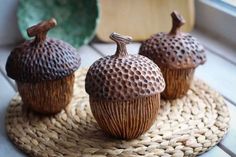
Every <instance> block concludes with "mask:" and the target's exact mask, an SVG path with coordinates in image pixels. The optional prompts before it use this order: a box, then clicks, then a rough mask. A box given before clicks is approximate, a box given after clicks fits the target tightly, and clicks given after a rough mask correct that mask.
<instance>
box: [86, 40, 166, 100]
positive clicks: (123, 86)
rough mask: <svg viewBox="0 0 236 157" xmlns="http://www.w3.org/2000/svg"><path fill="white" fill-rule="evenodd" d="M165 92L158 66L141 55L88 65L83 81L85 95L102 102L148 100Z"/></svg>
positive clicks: (108, 57) (110, 57) (103, 59)
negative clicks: (145, 97)
mask: <svg viewBox="0 0 236 157" xmlns="http://www.w3.org/2000/svg"><path fill="white" fill-rule="evenodd" d="M123 48H124V47H123ZM117 49H118V50H119V44H118V47H117ZM122 51H123V49H122ZM125 51H126V49H125ZM164 88H165V82H164V79H163V77H162V74H161V71H160V69H159V68H158V66H157V65H156V64H155V63H154V62H153V61H151V60H150V59H148V58H146V57H144V56H141V55H128V54H122V56H121V55H120V54H118V53H116V54H115V55H113V56H107V57H104V58H101V59H99V60H97V61H96V62H95V63H93V64H92V65H91V67H90V68H89V70H88V73H87V76H86V79H85V89H86V92H87V93H88V94H89V95H90V96H92V97H94V98H96V99H103V100H128V99H133V98H139V97H142V96H150V95H153V94H157V93H160V92H162V91H163V90H164Z"/></svg>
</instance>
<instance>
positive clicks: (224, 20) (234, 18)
mask: <svg viewBox="0 0 236 157" xmlns="http://www.w3.org/2000/svg"><path fill="white" fill-rule="evenodd" d="M195 6H196V29H200V30H203V31H205V32H207V33H210V34H211V35H214V36H215V38H216V39H218V38H220V39H221V40H222V39H223V40H224V41H226V42H227V43H230V44H233V45H235V44H236V12H234V11H233V10H231V9H229V8H228V7H225V5H222V3H219V1H218V0H196V1H195Z"/></svg>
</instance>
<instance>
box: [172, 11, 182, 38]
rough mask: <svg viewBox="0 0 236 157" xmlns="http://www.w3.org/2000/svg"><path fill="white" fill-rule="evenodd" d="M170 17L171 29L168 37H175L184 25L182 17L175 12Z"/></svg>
mask: <svg viewBox="0 0 236 157" xmlns="http://www.w3.org/2000/svg"><path fill="white" fill-rule="evenodd" d="M171 17H172V28H171V30H170V32H169V35H177V34H179V33H180V28H181V26H183V25H184V24H185V20H184V18H183V16H181V15H180V14H179V13H178V12H177V11H173V12H172V13H171Z"/></svg>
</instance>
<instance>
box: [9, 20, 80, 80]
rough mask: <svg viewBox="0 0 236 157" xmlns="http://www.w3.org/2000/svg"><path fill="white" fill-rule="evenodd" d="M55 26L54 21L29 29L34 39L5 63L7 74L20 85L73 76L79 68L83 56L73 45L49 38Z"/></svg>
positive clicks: (20, 47)
mask: <svg viewBox="0 0 236 157" xmlns="http://www.w3.org/2000/svg"><path fill="white" fill-rule="evenodd" d="M55 25H56V20H55V19H50V20H48V21H43V22H41V23H39V24H37V25H35V26H32V27H30V28H29V29H27V32H28V35H29V36H36V37H35V39H34V40H30V41H25V42H24V43H22V44H20V45H19V46H17V47H16V48H14V49H13V50H12V52H11V54H10V56H9V57H8V60H7V63H6V71H7V75H8V76H9V77H11V78H13V79H15V80H17V81H21V82H39V81H45V80H56V79H60V78H63V77H65V76H68V75H70V74H72V73H73V72H74V71H75V70H76V69H78V67H79V66H80V57H79V55H78V54H77V52H76V49H75V48H73V47H72V46H71V45H69V44H67V43H65V42H63V41H61V40H56V39H52V38H46V34H47V31H48V30H49V29H50V28H52V27H54V26H55Z"/></svg>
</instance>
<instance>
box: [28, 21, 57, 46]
mask: <svg viewBox="0 0 236 157" xmlns="http://www.w3.org/2000/svg"><path fill="white" fill-rule="evenodd" d="M56 25H57V21H56V19H54V18H52V19H50V20H47V21H43V22H40V23H39V24H37V25H35V26H32V27H30V28H28V29H27V34H28V36H29V37H34V36H35V41H36V42H43V41H44V40H45V39H46V36H47V32H48V31H49V30H50V29H51V28H53V27H55V26H56Z"/></svg>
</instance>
